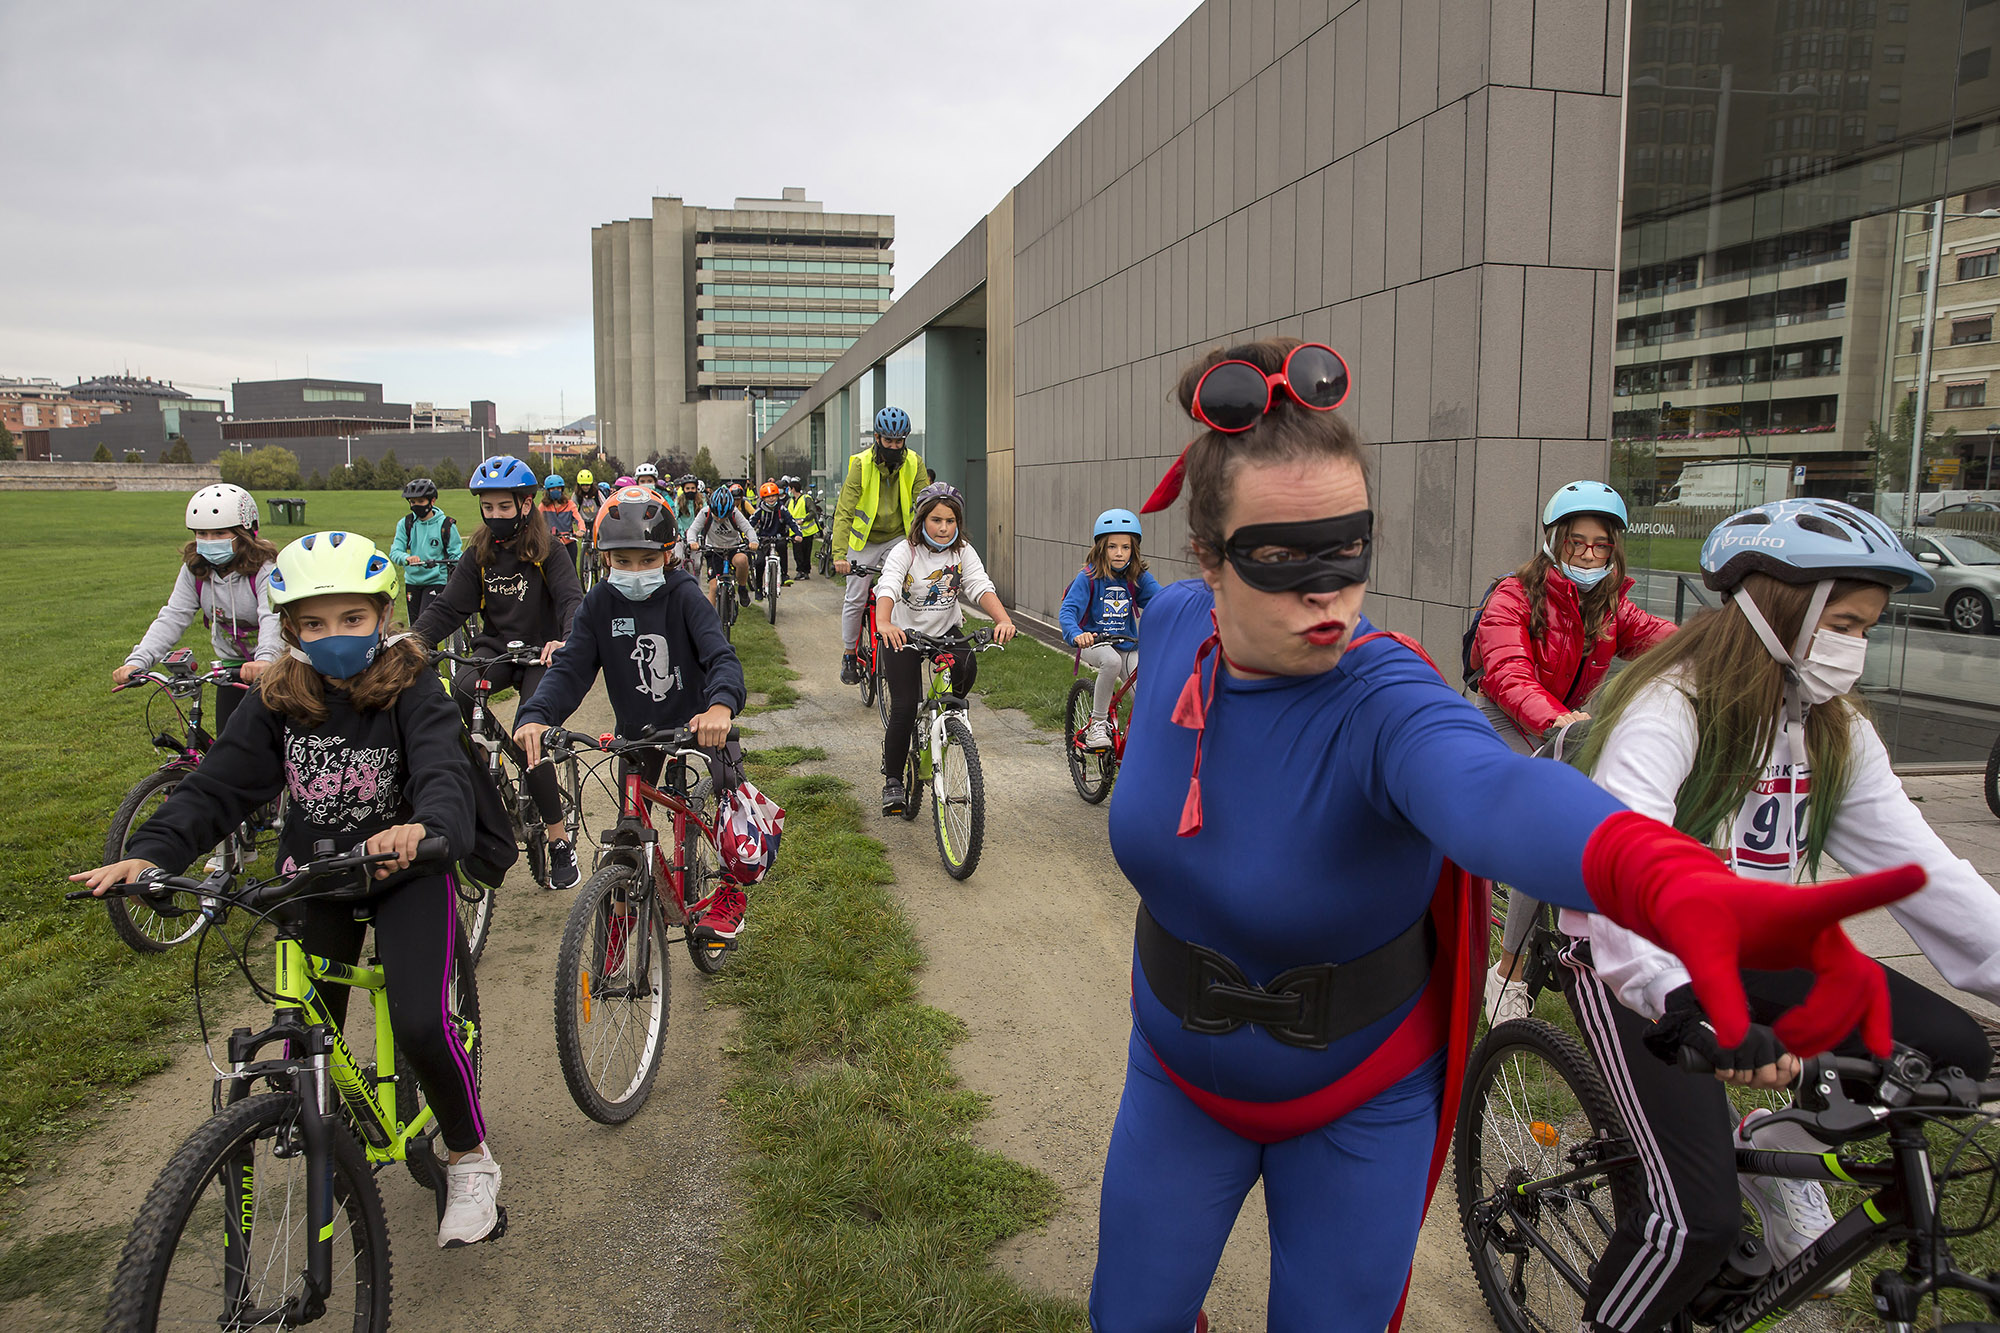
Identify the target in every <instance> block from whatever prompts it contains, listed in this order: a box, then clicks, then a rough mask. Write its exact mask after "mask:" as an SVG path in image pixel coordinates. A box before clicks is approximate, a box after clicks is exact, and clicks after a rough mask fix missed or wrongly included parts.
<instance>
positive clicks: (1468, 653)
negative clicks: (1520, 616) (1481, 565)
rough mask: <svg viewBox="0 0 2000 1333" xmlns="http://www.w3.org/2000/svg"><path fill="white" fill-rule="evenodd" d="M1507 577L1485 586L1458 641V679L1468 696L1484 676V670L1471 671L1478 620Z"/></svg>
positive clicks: (1477, 633) (1475, 689) (1503, 575)
mask: <svg viewBox="0 0 2000 1333" xmlns="http://www.w3.org/2000/svg"><path fill="white" fill-rule="evenodd" d="M1508 577H1510V576H1509V575H1506V574H1502V575H1501V576H1500V578H1498V579H1495V580H1493V582H1491V583H1489V584H1487V585H1486V591H1485V592H1484V593H1482V594H1480V597H1479V609H1478V610H1477V611H1474V612H1473V613H1472V623H1471V624H1469V625H1467V626H1466V627H1465V637H1464V638H1462V639H1460V640H1459V644H1458V670H1459V678H1460V679H1461V680H1463V681H1464V682H1465V691H1466V693H1468V694H1476V693H1478V692H1479V678H1480V677H1481V676H1483V675H1485V674H1486V672H1485V669H1484V668H1481V669H1480V670H1478V671H1475V670H1473V669H1472V641H1473V640H1474V639H1476V638H1478V637H1479V618H1480V617H1481V616H1483V615H1485V614H1486V604H1487V603H1488V602H1490V601H1492V600H1493V590H1494V589H1495V588H1497V587H1499V586H1500V579H1504V578H1508Z"/></svg>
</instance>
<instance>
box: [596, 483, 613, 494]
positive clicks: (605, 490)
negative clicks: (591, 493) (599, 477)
mask: <svg viewBox="0 0 2000 1333" xmlns="http://www.w3.org/2000/svg"><path fill="white" fill-rule="evenodd" d="M597 493H598V494H599V495H609V494H611V483H610V482H608V481H600V482H598V483H597Z"/></svg>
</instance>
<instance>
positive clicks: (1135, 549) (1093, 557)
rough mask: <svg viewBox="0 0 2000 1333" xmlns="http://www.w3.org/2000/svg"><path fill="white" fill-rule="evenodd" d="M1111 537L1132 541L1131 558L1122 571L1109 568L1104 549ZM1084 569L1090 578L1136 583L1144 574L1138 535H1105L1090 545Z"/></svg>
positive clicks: (1120, 533) (1143, 561)
mask: <svg viewBox="0 0 2000 1333" xmlns="http://www.w3.org/2000/svg"><path fill="white" fill-rule="evenodd" d="M1113 537H1129V538H1131V539H1132V558H1131V560H1129V561H1127V562H1126V565H1125V568H1124V569H1123V570H1115V569H1113V568H1112V567H1111V557H1110V556H1109V555H1107V554H1105V548H1106V547H1107V546H1109V545H1110V543H1111V539H1112V538H1113ZM1084 567H1085V568H1087V569H1088V570H1089V571H1090V577H1092V578H1094V579H1125V580H1127V581H1128V582H1131V583H1137V582H1138V581H1139V576H1140V575H1142V574H1144V573H1145V572H1146V558H1145V557H1144V556H1142V555H1140V554H1139V534H1138V533H1136V532H1107V533H1105V534H1104V535H1103V536H1102V537H1099V538H1098V539H1097V540H1096V541H1094V542H1092V543H1091V544H1090V558H1089V559H1088V560H1086V561H1084Z"/></svg>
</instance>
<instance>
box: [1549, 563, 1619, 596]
mask: <svg viewBox="0 0 2000 1333" xmlns="http://www.w3.org/2000/svg"><path fill="white" fill-rule="evenodd" d="M1556 568H1558V569H1560V570H1561V571H1562V572H1563V577H1564V578H1566V579H1568V580H1569V581H1570V582H1571V583H1574V584H1575V585H1576V586H1577V587H1579V588H1582V589H1584V590H1585V591H1588V590H1589V589H1591V588H1595V587H1596V586H1597V585H1598V584H1600V583H1602V582H1604V576H1605V575H1606V574H1609V573H1610V572H1611V566H1609V565H1599V566H1598V567H1597V568H1596V569H1578V568H1577V567H1576V566H1575V565H1557V566H1556Z"/></svg>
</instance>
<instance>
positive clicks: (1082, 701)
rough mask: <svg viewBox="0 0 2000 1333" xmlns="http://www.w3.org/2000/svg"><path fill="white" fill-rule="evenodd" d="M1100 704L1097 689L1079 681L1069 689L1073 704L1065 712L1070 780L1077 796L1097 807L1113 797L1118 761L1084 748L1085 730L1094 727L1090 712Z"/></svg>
mask: <svg viewBox="0 0 2000 1333" xmlns="http://www.w3.org/2000/svg"><path fill="white" fill-rule="evenodd" d="M1096 702H1097V687H1096V686H1095V685H1094V684H1093V683H1092V682H1090V681H1087V680H1079V681H1077V682H1076V683H1075V684H1074V685H1071V686H1070V687H1069V703H1068V705H1067V706H1066V707H1065V708H1064V710H1063V750H1064V752H1065V753H1066V754H1067V756H1068V758H1069V780H1070V781H1071V782H1073V783H1075V784H1076V794H1077V795H1078V796H1081V797H1082V798H1083V799H1084V800H1086V801H1088V802H1090V803H1091V804H1092V805H1096V804H1097V803H1098V802H1099V801H1102V800H1103V799H1104V798H1105V797H1106V796H1109V795H1110V794H1111V773H1112V769H1113V766H1114V764H1115V763H1116V761H1115V760H1113V759H1112V758H1111V756H1110V755H1109V754H1108V753H1107V752H1105V751H1103V750H1086V749H1084V748H1083V732H1084V728H1086V727H1088V726H1089V725H1090V710H1091V708H1092V706H1093V705H1095V703H1096Z"/></svg>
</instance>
